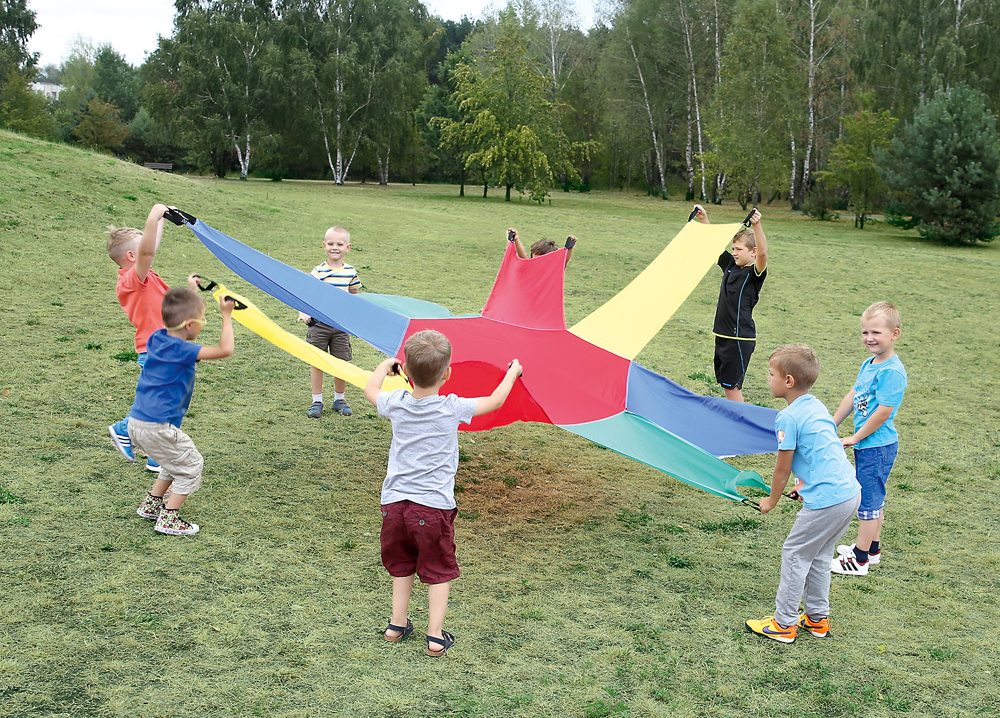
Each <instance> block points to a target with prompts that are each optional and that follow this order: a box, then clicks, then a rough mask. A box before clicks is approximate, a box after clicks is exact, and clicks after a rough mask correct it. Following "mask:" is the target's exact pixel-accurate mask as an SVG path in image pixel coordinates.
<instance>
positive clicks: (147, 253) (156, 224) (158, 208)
mask: <svg viewBox="0 0 1000 718" xmlns="http://www.w3.org/2000/svg"><path fill="white" fill-rule="evenodd" d="M166 211H167V205H165V204H154V205H153V208H152V209H151V210H149V216H148V217H146V225H145V226H144V227H143V228H142V239H140V240H139V249H138V252H137V255H138V256H137V257H136V260H135V275H136V276H137V277H139V279H140V280H141V281H143V282H145V281H146V275H147V274H149V269H150V267H152V266H153V258H154V257H155V256H156V250H158V249H159V248H160V238H161V237H162V236H163V213H164V212H166Z"/></svg>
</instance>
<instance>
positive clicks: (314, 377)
mask: <svg viewBox="0 0 1000 718" xmlns="http://www.w3.org/2000/svg"><path fill="white" fill-rule="evenodd" d="M338 381H339V380H338ZM341 383H343V382H341ZM309 386H310V387H311V388H312V393H313V394H322V393H323V370H322V369H317V368H316V367H314V366H311V367H309Z"/></svg>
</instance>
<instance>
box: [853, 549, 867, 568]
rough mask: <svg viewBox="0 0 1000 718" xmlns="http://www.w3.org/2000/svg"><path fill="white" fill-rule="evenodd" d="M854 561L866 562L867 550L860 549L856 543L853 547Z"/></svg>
mask: <svg viewBox="0 0 1000 718" xmlns="http://www.w3.org/2000/svg"><path fill="white" fill-rule="evenodd" d="M854 561H855V563H858V564H863V563H868V552H867V551H862V550H861V549H859V548H858V547H857V546H856V545H855V547H854Z"/></svg>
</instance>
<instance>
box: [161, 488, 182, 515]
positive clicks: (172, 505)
mask: <svg viewBox="0 0 1000 718" xmlns="http://www.w3.org/2000/svg"><path fill="white" fill-rule="evenodd" d="M186 498H187V494H177V493H173V492H171V494H170V498H168V499H167V500H166V501H165V502H164V504H163V508H165V509H167V510H168V511H173V510H175V509H179V508H180V507H181V504H183V503H184V500H185V499H186Z"/></svg>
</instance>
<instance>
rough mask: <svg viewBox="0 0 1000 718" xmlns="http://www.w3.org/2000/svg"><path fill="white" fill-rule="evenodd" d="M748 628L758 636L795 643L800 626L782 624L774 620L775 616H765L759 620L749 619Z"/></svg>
mask: <svg viewBox="0 0 1000 718" xmlns="http://www.w3.org/2000/svg"><path fill="white" fill-rule="evenodd" d="M747 630H748V631H753V632H754V633H756V634H757V635H758V636H763V637H764V638H770V639H771V640H772V641H777V642H778V643H794V642H795V636H796V634H797V633H798V628H797V627H796V626H794V625H792V626H782V625H781V624H780V623H778V622H777V621H775V620H774V616H765V617H764V618H762V619H760V620H759V621H755V620H749V621H747Z"/></svg>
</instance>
